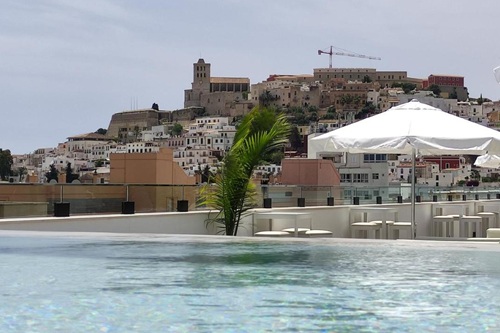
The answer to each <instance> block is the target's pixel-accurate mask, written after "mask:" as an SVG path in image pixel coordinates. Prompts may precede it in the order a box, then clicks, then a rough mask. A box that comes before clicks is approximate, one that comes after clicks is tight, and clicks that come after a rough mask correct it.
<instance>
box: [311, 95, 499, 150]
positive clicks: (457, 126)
mask: <svg viewBox="0 0 500 333" xmlns="http://www.w3.org/2000/svg"><path fill="white" fill-rule="evenodd" d="M308 149H309V152H310V153H311V154H312V156H314V155H315V154H316V153H320V152H335V151H337V152H350V153H382V154H384V153H385V154H412V152H414V151H415V150H416V151H417V152H418V154H419V155H444V154H456V155H459V154H468V155H482V154H485V153H487V152H488V153H490V154H500V133H499V132H497V131H496V130H493V129H491V128H488V127H485V126H482V125H479V124H476V123H473V122H470V121H468V120H465V119H462V118H459V117H457V116H455V115H452V114H449V113H447V112H444V111H442V110H440V109H438V108H435V107H432V106H430V105H427V104H423V103H420V102H418V101H417V100H412V101H411V102H408V103H405V104H402V105H399V106H395V107H393V108H391V109H389V110H387V111H385V112H382V113H380V114H378V115H375V116H373V117H370V118H367V119H364V120H361V121H358V122H356V123H354V124H351V125H348V126H345V127H342V128H339V129H337V130H334V131H331V132H328V133H325V134H322V135H319V136H317V137H315V138H312V139H311V140H310V141H309V147H308ZM310 156H311V155H310Z"/></svg>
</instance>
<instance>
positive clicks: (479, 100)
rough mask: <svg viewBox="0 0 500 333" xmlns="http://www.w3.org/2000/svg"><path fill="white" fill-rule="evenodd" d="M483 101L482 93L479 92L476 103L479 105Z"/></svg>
mask: <svg viewBox="0 0 500 333" xmlns="http://www.w3.org/2000/svg"><path fill="white" fill-rule="evenodd" d="M483 102H484V99H483V94H481V95H480V96H479V98H478V99H477V104H479V105H481V104H483Z"/></svg>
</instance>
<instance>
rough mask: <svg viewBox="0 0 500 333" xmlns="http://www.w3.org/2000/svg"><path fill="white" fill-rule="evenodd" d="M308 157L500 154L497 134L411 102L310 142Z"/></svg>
mask: <svg viewBox="0 0 500 333" xmlns="http://www.w3.org/2000/svg"><path fill="white" fill-rule="evenodd" d="M308 145H309V146H308V152H309V153H308V155H309V156H313V158H316V155H317V153H321V152H349V153H372V154H373V153H379V154H411V155H412V156H413V159H412V161H413V165H412V169H413V170H412V174H415V156H416V153H418V154H420V155H444V154H456V155H459V154H468V155H483V154H486V153H488V154H492V155H494V154H499V155H500V132H497V131H495V130H493V129H490V128H488V127H485V126H482V125H479V124H475V123H472V122H470V121H468V120H465V119H462V118H459V117H457V116H454V115H452V114H449V113H446V112H444V111H442V110H440V109H437V108H435V107H432V106H430V105H427V104H423V103H420V102H418V101H417V100H415V99H414V100H412V101H411V102H408V103H405V104H402V105H399V106H395V107H393V108H391V109H389V110H387V111H385V112H383V113H381V114H378V115H376V116H373V117H370V118H367V119H364V120H361V121H359V122H356V123H354V124H351V125H348V126H345V127H342V128H340V129H338V130H334V131H331V132H328V133H325V134H322V135H319V136H317V137H314V138H312V139H311V140H309V143H308ZM411 206H412V207H411V211H412V212H411V226H412V238H414V237H416V224H415V177H412V190H411Z"/></svg>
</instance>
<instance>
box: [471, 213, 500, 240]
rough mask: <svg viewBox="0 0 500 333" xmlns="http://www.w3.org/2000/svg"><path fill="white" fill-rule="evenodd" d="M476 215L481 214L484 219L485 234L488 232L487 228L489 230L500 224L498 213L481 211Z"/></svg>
mask: <svg viewBox="0 0 500 333" xmlns="http://www.w3.org/2000/svg"><path fill="white" fill-rule="evenodd" d="M476 215H477V216H481V218H482V219H483V235H485V234H486V230H488V229H489V228H496V227H497V226H498V225H497V223H498V216H497V215H498V213H493V212H480V213H477V214H476Z"/></svg>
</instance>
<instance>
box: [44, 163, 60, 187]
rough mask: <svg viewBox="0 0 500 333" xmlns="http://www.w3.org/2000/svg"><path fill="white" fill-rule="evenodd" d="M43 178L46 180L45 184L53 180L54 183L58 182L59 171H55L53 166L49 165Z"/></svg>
mask: <svg viewBox="0 0 500 333" xmlns="http://www.w3.org/2000/svg"><path fill="white" fill-rule="evenodd" d="M45 178H46V179H47V183H48V182H50V181H51V180H52V179H54V180H55V181H56V182H57V181H59V171H57V169H56V167H55V165H54V164H51V165H50V170H49V171H48V172H46V173H45Z"/></svg>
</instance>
